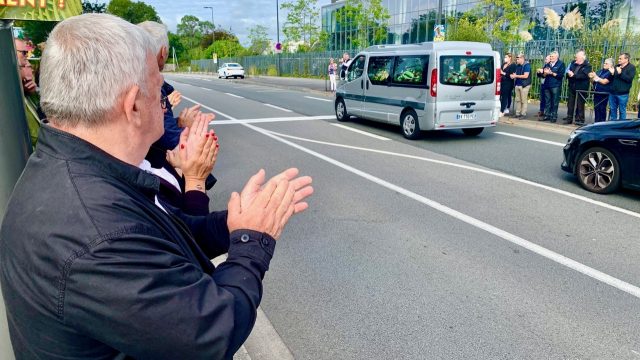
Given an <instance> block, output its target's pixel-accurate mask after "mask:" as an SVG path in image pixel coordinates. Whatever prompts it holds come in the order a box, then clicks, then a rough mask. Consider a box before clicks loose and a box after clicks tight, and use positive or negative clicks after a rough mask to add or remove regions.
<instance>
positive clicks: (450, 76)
mask: <svg viewBox="0 0 640 360" xmlns="http://www.w3.org/2000/svg"><path fill="white" fill-rule="evenodd" d="M494 73H495V70H494V64H493V56H466V55H465V56H459V55H456V56H440V83H441V84H446V85H459V86H469V85H483V84H491V83H493V77H494V76H495V74H494Z"/></svg>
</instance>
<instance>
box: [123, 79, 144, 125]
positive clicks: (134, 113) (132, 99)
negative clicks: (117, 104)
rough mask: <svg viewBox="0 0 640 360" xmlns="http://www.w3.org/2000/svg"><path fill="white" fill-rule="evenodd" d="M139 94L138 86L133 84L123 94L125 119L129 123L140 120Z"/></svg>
mask: <svg viewBox="0 0 640 360" xmlns="http://www.w3.org/2000/svg"><path fill="white" fill-rule="evenodd" d="M141 95H142V93H141V92H140V87H138V85H134V86H132V87H131V89H129V90H128V91H127V92H126V93H125V94H124V101H123V106H124V113H125V116H126V117H127V121H128V122H130V123H139V122H140V110H142V108H141V105H142V104H141V103H140V101H141V99H140V98H141Z"/></svg>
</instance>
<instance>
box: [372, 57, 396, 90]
mask: <svg viewBox="0 0 640 360" xmlns="http://www.w3.org/2000/svg"><path fill="white" fill-rule="evenodd" d="M393 59H394V58H393V57H391V56H385V57H376V56H373V57H371V58H369V68H368V69H367V74H368V75H369V80H370V81H371V83H372V84H373V85H386V84H387V81H388V80H389V79H390V76H391V73H392V72H393Z"/></svg>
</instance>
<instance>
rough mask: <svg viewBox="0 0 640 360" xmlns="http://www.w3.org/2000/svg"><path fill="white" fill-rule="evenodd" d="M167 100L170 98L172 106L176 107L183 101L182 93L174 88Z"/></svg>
mask: <svg viewBox="0 0 640 360" xmlns="http://www.w3.org/2000/svg"><path fill="white" fill-rule="evenodd" d="M167 100H169V103H170V104H171V106H173V107H176V106H178V104H180V102H181V101H182V94H180V92H179V91H177V90H174V91H173V92H172V93H171V94H169V95H168V96H167Z"/></svg>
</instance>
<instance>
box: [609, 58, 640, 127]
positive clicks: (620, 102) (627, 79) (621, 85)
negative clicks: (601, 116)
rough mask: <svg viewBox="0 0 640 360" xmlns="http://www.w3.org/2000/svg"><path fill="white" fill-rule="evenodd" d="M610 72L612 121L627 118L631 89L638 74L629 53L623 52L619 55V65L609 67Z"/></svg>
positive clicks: (610, 115)
mask: <svg viewBox="0 0 640 360" xmlns="http://www.w3.org/2000/svg"><path fill="white" fill-rule="evenodd" d="M609 72H610V73H611V75H613V81H612V82H611V94H610V95H609V109H610V111H609V117H610V119H611V120H612V121H615V120H618V119H620V120H626V119H627V103H628V102H629V91H630V90H631V85H632V84H633V78H634V77H635V76H636V67H635V66H634V65H633V64H632V63H630V62H629V54H628V53H622V54H620V56H619V57H618V65H617V66H616V67H615V68H612V69H609ZM618 113H619V114H620V115H619V116H618Z"/></svg>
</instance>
